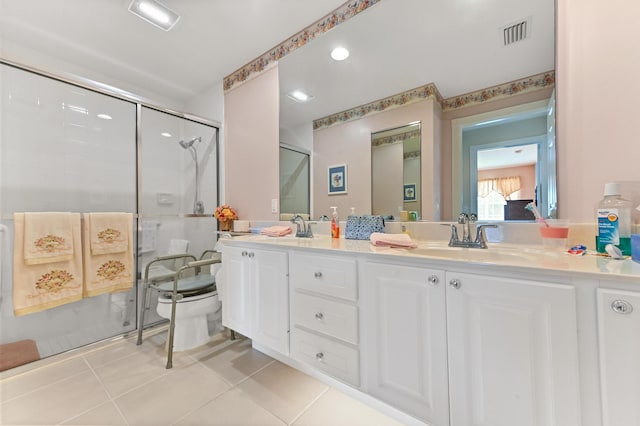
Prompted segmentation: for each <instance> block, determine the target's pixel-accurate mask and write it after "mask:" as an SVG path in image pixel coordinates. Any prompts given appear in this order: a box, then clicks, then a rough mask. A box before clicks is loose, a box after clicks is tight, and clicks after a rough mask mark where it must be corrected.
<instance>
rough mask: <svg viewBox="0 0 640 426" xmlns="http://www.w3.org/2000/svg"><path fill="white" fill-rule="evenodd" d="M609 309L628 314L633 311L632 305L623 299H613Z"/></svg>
mask: <svg viewBox="0 0 640 426" xmlns="http://www.w3.org/2000/svg"><path fill="white" fill-rule="evenodd" d="M611 309H612V310H613V312H616V313H618V314H624V315H628V314H630V313H631V312H633V305H631V303H629V302H627V301H625V300H614V301H613V302H611Z"/></svg>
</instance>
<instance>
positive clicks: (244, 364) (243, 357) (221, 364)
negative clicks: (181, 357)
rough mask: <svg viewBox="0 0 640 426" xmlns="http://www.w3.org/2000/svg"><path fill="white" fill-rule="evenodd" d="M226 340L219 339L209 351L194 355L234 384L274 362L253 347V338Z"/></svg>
mask: <svg viewBox="0 0 640 426" xmlns="http://www.w3.org/2000/svg"><path fill="white" fill-rule="evenodd" d="M215 342H216V341H213V342H212V343H215ZM226 342H229V341H228V340H227V341H226ZM226 342H219V341H218V344H217V345H213V344H212V345H211V346H209V348H210V350H209V351H208V352H205V351H201V352H200V353H198V354H193V356H194V357H195V358H196V359H197V360H198V361H200V362H201V363H202V364H203V365H205V366H206V367H207V368H210V369H212V370H213V371H215V372H216V373H217V374H219V375H220V376H221V377H223V378H224V379H225V380H226V381H228V382H229V383H231V384H232V385H237V384H238V383H240V382H241V381H243V380H245V379H246V378H247V377H249V376H251V375H252V374H254V373H255V372H257V371H258V370H260V369H262V368H264V367H266V366H267V365H269V364H270V363H272V362H273V358H271V357H269V356H267V355H265V354H263V353H261V352H258V351H256V350H255V349H253V348H252V347H251V340H248V339H242V340H238V341H234V342H231V343H226Z"/></svg>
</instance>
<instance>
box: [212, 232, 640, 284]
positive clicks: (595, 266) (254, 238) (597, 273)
mask: <svg viewBox="0 0 640 426" xmlns="http://www.w3.org/2000/svg"><path fill="white" fill-rule="evenodd" d="M222 241H224V244H227V243H229V244H231V245H234V243H236V242H238V243H241V242H242V243H256V244H260V245H262V244H265V245H272V246H278V247H282V248H301V249H302V248H304V249H314V250H327V251H331V252H349V253H354V254H368V255H369V254H373V255H382V256H399V257H404V258H407V259H425V260H430V261H437V262H439V263H442V265H443V267H447V268H455V266H456V265H461V264H464V265H468V264H478V265H493V266H498V267H499V266H503V267H509V268H510V269H512V268H513V269H521V268H524V269H527V270H529V271H531V270H532V269H533V270H538V271H542V270H544V271H549V272H559V273H562V274H566V273H570V274H571V275H573V276H575V275H581V276H586V277H588V278H593V279H608V280H616V279H623V280H625V281H632V282H637V283H638V284H639V285H640V263H637V262H634V261H632V260H631V259H630V258H627V259H624V260H617V259H611V258H609V257H605V256H602V255H597V254H591V252H589V254H586V255H583V256H576V255H570V254H567V253H566V252H565V251H561V250H555V249H547V248H546V247H544V246H540V245H529V246H527V245H520V244H505V243H490V244H489V248H488V249H467V248H457V247H448V246H447V241H419V240H415V241H416V243H418V248H416V249H401V248H389V247H375V246H373V245H371V243H370V242H369V241H368V240H367V241H358V240H347V239H344V238H340V239H333V238H331V237H329V236H324V235H320V236H315V237H314V238H296V237H292V236H286V237H267V236H263V235H246V236H238V237H234V238H232V239H224V240H222Z"/></svg>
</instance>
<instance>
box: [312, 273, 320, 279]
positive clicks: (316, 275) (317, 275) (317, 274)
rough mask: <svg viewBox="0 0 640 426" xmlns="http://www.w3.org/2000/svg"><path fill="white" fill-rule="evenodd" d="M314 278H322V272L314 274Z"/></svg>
mask: <svg viewBox="0 0 640 426" xmlns="http://www.w3.org/2000/svg"><path fill="white" fill-rule="evenodd" d="M313 276H314V277H316V278H322V272H314V274H313Z"/></svg>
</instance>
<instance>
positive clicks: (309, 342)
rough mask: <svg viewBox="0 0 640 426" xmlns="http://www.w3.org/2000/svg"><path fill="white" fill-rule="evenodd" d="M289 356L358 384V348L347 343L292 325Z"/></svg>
mask: <svg viewBox="0 0 640 426" xmlns="http://www.w3.org/2000/svg"><path fill="white" fill-rule="evenodd" d="M291 357H292V358H293V359H295V360H297V361H300V362H304V363H305V364H308V365H309V366H311V367H314V368H317V369H319V370H322V371H324V372H325V373H327V374H329V375H331V376H333V377H335V378H336V379H338V380H341V381H343V382H346V383H349V384H351V385H353V386H355V387H358V386H359V385H360V367H359V360H358V350H357V349H355V348H353V347H351V346H349V345H347V344H342V343H338V342H335V341H333V340H330V339H327V338H325V337H321V336H318V335H315V334H313V333H308V332H306V331H303V330H300V329H299V328H295V327H294V328H292V329H291Z"/></svg>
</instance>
